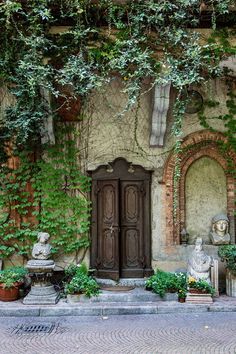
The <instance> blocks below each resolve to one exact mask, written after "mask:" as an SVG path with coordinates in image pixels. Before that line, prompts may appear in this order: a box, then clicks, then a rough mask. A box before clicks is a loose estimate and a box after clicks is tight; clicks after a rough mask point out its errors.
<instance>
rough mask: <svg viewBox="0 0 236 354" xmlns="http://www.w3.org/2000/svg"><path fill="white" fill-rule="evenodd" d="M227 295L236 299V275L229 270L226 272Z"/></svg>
mask: <svg viewBox="0 0 236 354" xmlns="http://www.w3.org/2000/svg"><path fill="white" fill-rule="evenodd" d="M226 294H227V295H228V296H233V297H236V275H234V274H232V273H231V272H230V271H229V270H227V272H226Z"/></svg>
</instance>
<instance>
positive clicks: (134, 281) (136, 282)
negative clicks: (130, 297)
mask: <svg viewBox="0 0 236 354" xmlns="http://www.w3.org/2000/svg"><path fill="white" fill-rule="evenodd" d="M95 279H96V281H97V283H98V284H99V285H101V286H117V285H121V286H135V287H136V288H137V287H139V288H144V287H145V282H146V278H120V279H119V281H115V280H112V279H103V278H95Z"/></svg>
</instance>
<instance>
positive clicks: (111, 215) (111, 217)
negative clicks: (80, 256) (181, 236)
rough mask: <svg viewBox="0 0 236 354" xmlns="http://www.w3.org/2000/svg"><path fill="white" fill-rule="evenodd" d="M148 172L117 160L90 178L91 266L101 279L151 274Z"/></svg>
mask: <svg viewBox="0 0 236 354" xmlns="http://www.w3.org/2000/svg"><path fill="white" fill-rule="evenodd" d="M149 195H150V172H148V171H145V170H144V169H143V168H142V167H141V166H133V165H131V166H130V164H129V163H128V162H127V161H126V160H124V159H121V158H120V159H117V160H115V161H114V163H112V164H110V165H109V169H107V168H106V167H105V166H101V167H100V168H99V169H98V170H96V171H95V172H94V173H93V174H92V210H93V211H92V247H91V266H92V268H95V269H96V275H97V276H98V277H101V278H110V279H116V280H117V279H119V278H140V277H144V276H149V275H150V274H152V269H151V264H150V263H151V249H150V244H151V243H150V198H149Z"/></svg>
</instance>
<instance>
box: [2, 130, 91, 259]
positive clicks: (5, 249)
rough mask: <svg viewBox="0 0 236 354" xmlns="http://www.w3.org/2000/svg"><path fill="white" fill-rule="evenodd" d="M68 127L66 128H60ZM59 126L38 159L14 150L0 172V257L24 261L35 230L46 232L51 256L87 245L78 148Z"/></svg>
mask: <svg viewBox="0 0 236 354" xmlns="http://www.w3.org/2000/svg"><path fill="white" fill-rule="evenodd" d="M66 130H68V129H66ZM66 130H65V129H63V128H62V127H61V129H60V132H58V134H57V140H58V142H57V143H56V145H55V146H53V147H48V149H47V153H44V155H43V156H41V158H39V157H37V158H36V157H35V155H34V154H32V152H29V151H24V152H20V153H19V154H18V156H17V157H15V158H14V161H15V166H12V167H7V166H3V167H2V168H1V171H0V193H1V198H0V209H1V210H2V213H1V219H0V235H1V244H0V255H1V258H4V257H10V256H12V255H21V256H23V257H24V258H26V259H28V257H29V255H30V253H31V250H32V243H33V242H34V241H35V240H36V235H37V232H38V231H42V230H43V231H44V230H45V231H47V232H49V234H50V235H51V237H52V239H51V243H52V245H53V253H54V254H56V256H57V257H59V256H60V255H64V254H74V255H75V257H76V259H77V261H78V255H79V251H80V250H81V249H82V248H85V249H86V248H87V247H88V246H89V240H88V237H87V231H88V228H89V210H90V204H89V202H88V200H87V193H88V191H89V188H90V183H89V179H88V177H86V176H84V175H83V174H82V173H81V172H80V171H79V169H78V164H77V163H76V162H77V159H78V150H77V148H76V146H75V143H74V141H73V140H69V141H68V140H66V139H65V136H66V135H67V133H68V132H67V131H66Z"/></svg>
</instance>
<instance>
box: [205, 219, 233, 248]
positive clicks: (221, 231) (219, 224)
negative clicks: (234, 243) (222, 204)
mask: <svg viewBox="0 0 236 354" xmlns="http://www.w3.org/2000/svg"><path fill="white" fill-rule="evenodd" d="M211 222H212V226H211V232H210V239H211V241H212V243H213V245H226V244H228V243H230V234H229V233H228V229H229V219H228V218H227V216H226V215H225V214H217V215H215V216H214V217H213V218H212V221H211Z"/></svg>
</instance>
